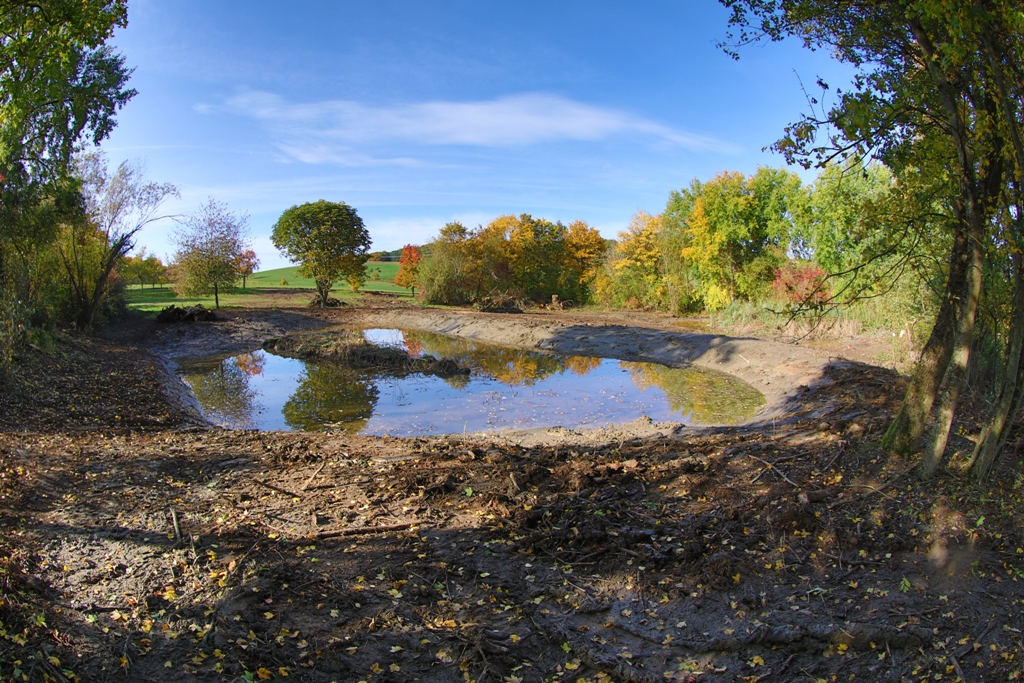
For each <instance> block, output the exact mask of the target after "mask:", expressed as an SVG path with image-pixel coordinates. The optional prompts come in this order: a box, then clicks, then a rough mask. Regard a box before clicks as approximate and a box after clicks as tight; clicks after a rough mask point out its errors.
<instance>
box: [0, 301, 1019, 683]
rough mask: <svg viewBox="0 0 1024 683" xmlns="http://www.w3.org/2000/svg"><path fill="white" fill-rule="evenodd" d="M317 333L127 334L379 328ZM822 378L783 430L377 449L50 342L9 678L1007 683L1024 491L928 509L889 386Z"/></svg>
mask: <svg viewBox="0 0 1024 683" xmlns="http://www.w3.org/2000/svg"><path fill="white" fill-rule="evenodd" d="M326 315H327V317H326V318H311V317H310V316H309V315H308V314H306V313H304V312H299V311H295V312H289V311H280V312H262V313H261V312H243V313H240V314H238V315H237V316H236V320H235V321H234V322H232V321H231V320H228V321H225V322H223V323H212V324H209V325H210V327H209V328H208V329H206V330H198V328H192V329H191V330H156V329H153V328H147V326H146V325H144V324H140V325H138V326H136V327H132V326H131V325H127V326H122V328H121V331H120V332H121V334H123V335H125V337H126V338H127V339H128V341H130V342H132V343H134V344H136V345H146V346H148V347H149V348H155V349H158V350H160V349H162V350H164V353H166V354H167V355H168V356H174V354H181V355H177V356H176V357H178V358H181V357H182V355H187V354H188V353H192V352H193V351H194V350H196V349H203V350H208V349H209V348H210V347H211V346H215V347H217V348H218V349H221V350H222V351H223V352H228V351H231V350H233V349H234V347H245V346H246V344H249V343H251V342H252V341H253V340H256V339H257V338H259V339H258V342H262V338H264V336H273V335H275V334H280V332H281V331H285V329H286V328H287V327H288V326H289V324H290V323H294V327H293V328H294V329H311V328H314V327H317V326H321V325H325V324H330V323H338V322H349V321H353V320H355V319H357V318H360V317H362V318H364V319H366V320H370V319H373V320H379V319H384V318H387V317H388V316H392V315H393V314H392V313H391V312H388V311H384V312H380V311H356V312H349V311H343V312H331V313H328V314H326ZM439 315H444V316H449V317H450V316H451V315H452V314H451V312H448V311H445V312H444V313H443V314H439ZM576 315H579V314H576ZM467 318H468V317H467ZM238 319H240V320H242V321H243V322H238ZM483 319H486V318H483ZM556 322H557V321H556ZM586 322H587V320H586V319H585V318H583V317H577V318H574V320H573V322H572V325H573V326H577V325H583V326H585V323H586ZM593 322H594V324H593V325H592V326H594V327H601V326H602V324H603V322H604V321H600V320H594V321H593ZM537 323H538V325H539V324H542V323H543V324H544V325H552V324H553V323H552V322H551V321H550V320H545V319H540V320H538V321H537ZM473 324H476V323H473ZM199 325H207V324H206V323H200V324H199ZM217 326H220V327H219V328H218V327H217ZM558 326H559V327H565V325H558ZM482 327H483V328H486V327H487V325H486V324H484V325H482ZM509 329H511V327H510V328H509ZM271 330H272V331H271ZM648 330H650V328H648ZM655 331H656V330H655ZM663 331H664V330H663ZM527 332H528V333H529V331H528V330H527ZM612 332H615V331H614V330H613V331H612ZM640 332H642V333H643V334H647V332H645V331H643V330H641V331H640ZM529 334H533V333H529ZM544 334H548V331H547V330H545V331H544ZM615 334H620V333H619V332H615ZM621 334H626V333H625V332H622V333H621ZM154 335H155V339H156V341H154ZM175 335H181V337H182V339H178V340H176V339H174V338H173V337H174V336H175ZM536 336H540V335H539V333H538V334H537V335H536ZM556 336H557V331H556ZM201 338H202V339H205V340H206V341H200V339H201ZM551 338H552V337H551V336H547V337H545V339H551ZM189 339H191V342H190V341H189ZM506 341H507V340H506ZM541 341H543V340H541ZM585 341H588V342H589V341H592V340H585ZM258 342H257V343H256V344H254V345H253V346H251V347H249V348H255V347H256V346H258ZM751 342H753V340H751ZM534 343H536V342H534ZM581 343H583V342H581ZM232 345H234V347H232ZM524 345H525V343H524ZM712 346H713V345H712ZM238 350H240V351H241V350H246V348H238ZM170 351H173V352H174V353H173V354H172V353H170ZM624 353H625V352H624ZM637 353H638V354H640V353H641V352H637ZM643 353H647V352H643ZM740 353H742V354H743V355H744V356H747V353H746V352H743V351H740ZM748 358H749V356H748ZM750 360H751V361H754V359H752V358H750ZM751 364H752V363H751ZM768 365H769V363H768V362H767V361H766V362H765V364H764V367H765V368H767V367H768ZM766 372H767V370H766ZM820 373H821V374H820V375H819V376H818V377H817V378H810V379H808V380H807V381H799V384H802V385H804V387H803V388H801V389H799V390H794V391H793V392H792V393H789V394H784V395H783V396H780V397H779V398H778V399H777V400H776V402H775V405H776V409H777V410H778V411H779V412H778V413H777V418H778V419H777V420H776V422H775V424H774V425H773V424H772V422H771V421H770V420H762V421H761V422H758V423H754V424H750V425H746V426H743V427H737V428H718V429H700V430H698V429H685V428H679V427H678V426H670V425H664V426H659V425H646V426H644V425H635V426H634V427H629V426H627V427H624V428H622V429H621V430H620V431H618V432H614V431H605V432H591V433H588V434H585V435H584V434H578V433H577V434H574V433H571V432H568V430H563V432H562V433H558V430H552V431H551V432H550V433H549V434H547V435H544V438H541V437H540V436H537V435H534V436H533V437H532V438H530V439H527V438H521V439H509V438H482V437H465V438H464V437H459V436H451V437H437V438H420V439H393V438H371V437H348V436H341V435H336V434H308V433H297V432H293V433H272V432H268V433H257V432H233V431H228V430H221V429H213V428H209V427H206V426H202V425H200V424H198V423H197V422H196V421H195V418H194V416H191V415H190V414H189V413H188V412H187V411H186V410H183V409H182V408H181V402H180V401H178V402H177V403H175V402H168V401H167V400H166V398H165V396H166V392H165V390H164V388H163V387H164V383H165V381H166V376H165V375H164V373H162V372H161V371H160V370H159V367H158V365H157V364H156V363H155V362H154V359H153V357H152V356H150V355H148V354H147V352H144V351H140V350H138V349H135V350H131V349H127V348H125V347H123V346H117V345H113V344H112V343H111V342H109V341H103V342H101V341H96V340H91V339H65V340H62V341H61V343H60V344H58V347H57V350H56V351H55V352H54V353H52V354H47V353H42V352H31V353H30V354H29V355H26V356H24V357H23V358H21V359H20V360H19V364H18V369H17V372H16V374H15V376H14V377H13V378H12V379H11V380H10V381H9V383H8V386H7V388H6V389H5V391H4V392H3V394H2V395H0V416H2V418H0V419H2V420H3V422H2V427H3V431H2V432H0V474H2V477H0V529H2V532H0V545H2V550H0V555H2V558H3V559H2V563H0V588H2V591H3V596H2V604H0V621H2V622H3V625H2V626H0V630H2V631H3V635H2V637H0V678H4V679H8V678H10V679H13V678H17V677H20V676H22V675H23V676H24V677H25V680H32V681H37V680H38V681H42V680H58V681H59V680H72V679H74V678H77V679H78V680H83V681H104V680H118V681H120V680H127V681H186V680H188V681H192V680H209V681H242V680H290V681H325V682H326V681H367V682H368V683H370V682H377V681H395V682H397V681H414V680H423V681H478V682H483V681H531V682H532V681H580V680H583V681H737V680H739V681H746V682H748V683H753V682H755V681H796V680H807V681H818V680H825V681H832V680H843V681H846V680H868V681H904V680H905V681H919V680H925V679H927V680H950V681H952V680H956V679H957V678H958V677H959V678H961V679H962V680H971V681H981V680H985V681H997V680H1007V679H1012V678H1013V677H1015V676H1020V662H1019V658H1020V656H1021V655H1020V652H1019V650H1020V644H1021V630H1022V629H1024V616H1022V613H1024V610H1022V609H1021V607H1022V604H1024V603H1022V600H1024V590H1022V589H1021V588H1022V583H1021V579H1022V578H1024V573H1022V572H1021V567H1024V550H1021V547H1022V546H1024V540H1022V529H1021V521H1020V520H1021V517H1020V515H1019V513H1020V499H1019V498H1020V487H1019V486H1018V487H1017V488H1014V479H1013V477H1012V476H1009V475H1005V474H1004V476H1003V477H1001V478H1000V479H999V480H998V481H999V482H1000V483H999V484H997V485H995V486H993V487H989V488H986V489H984V490H982V489H974V488H971V487H969V486H967V485H966V484H965V483H964V482H963V481H962V480H960V478H959V476H958V475H957V474H956V473H946V474H944V475H943V477H941V478H940V479H938V480H936V481H934V482H931V483H929V484H927V485H925V484H922V483H921V482H919V481H917V480H916V479H915V478H914V477H913V476H912V474H911V472H910V470H909V465H908V463H906V462H904V461H902V460H899V459H893V458H891V457H889V456H887V455H886V454H884V453H882V452H881V451H880V450H879V449H878V448H877V446H876V443H875V442H876V439H877V437H878V436H879V435H880V433H881V430H882V429H883V428H884V426H885V425H886V423H887V420H888V419H889V417H890V415H891V412H892V410H893V409H894V407H895V405H896V402H897V401H898V397H899V396H900V393H901V389H902V381H901V380H900V378H899V377H898V376H896V375H895V374H894V373H892V372H891V371H888V370H884V369H881V368H878V367H873V366H869V365H866V364H863V363H857V362H851V361H841V362H834V363H831V364H826V363H822V364H821V367H820ZM798 376H799V377H800V378H802V377H803V375H802V374H801V375H798V374H797V373H792V378H793V380H794V382H795V381H796V378H797V377H798ZM43 378H45V381H44V380H43ZM769 381H774V380H769ZM792 386H794V387H795V386H796V384H795V383H794V384H792ZM70 396H74V401H73V402H72V401H70V400H68V402H67V404H66V408H64V409H63V410H62V409H61V406H62V405H63V404H62V401H64V400H65V399H67V398H68V397H70ZM1014 464H1016V463H1014ZM16 669H17V673H16V672H15V670H16Z"/></svg>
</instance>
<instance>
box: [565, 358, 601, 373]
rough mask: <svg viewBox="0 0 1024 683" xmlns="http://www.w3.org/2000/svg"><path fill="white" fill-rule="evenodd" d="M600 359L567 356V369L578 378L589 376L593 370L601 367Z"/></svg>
mask: <svg viewBox="0 0 1024 683" xmlns="http://www.w3.org/2000/svg"><path fill="white" fill-rule="evenodd" d="M601 360H602V359H600V358H595V357H594V356H566V357H565V358H564V361H565V367H566V368H567V369H568V370H569V372H571V373H572V374H574V375H576V376H577V377H584V376H586V375H589V374H590V372H591V371H592V370H596V369H597V368H598V367H600V366H601Z"/></svg>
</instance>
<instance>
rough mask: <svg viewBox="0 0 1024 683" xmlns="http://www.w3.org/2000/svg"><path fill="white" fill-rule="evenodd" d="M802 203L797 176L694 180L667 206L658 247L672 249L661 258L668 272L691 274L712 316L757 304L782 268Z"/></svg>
mask: <svg viewBox="0 0 1024 683" xmlns="http://www.w3.org/2000/svg"><path fill="white" fill-rule="evenodd" d="M805 204H806V191H805V190H804V188H803V185H802V183H801V181H800V178H799V176H797V175H796V174H795V173H791V172H789V171H786V170H785V169H776V168H769V167H766V166H763V167H761V168H759V169H758V170H757V173H755V174H754V175H752V176H745V175H744V174H742V173H739V172H736V171H724V172H722V173H719V174H718V175H716V176H715V177H714V178H712V179H711V180H708V181H706V182H701V181H700V180H697V179H694V180H693V181H692V182H691V183H690V186H689V187H688V188H686V189H683V190H681V191H679V192H673V193H672V194H671V195H670V196H669V200H668V204H667V205H666V207H665V213H664V224H665V237H664V238H663V240H662V246H663V248H666V247H670V248H672V249H673V250H674V251H669V252H668V253H666V254H665V261H666V266H667V267H665V271H666V272H676V273H682V272H684V271H685V270H686V269H690V270H691V272H692V273H693V274H694V275H695V277H693V278H692V279H690V282H691V283H692V284H691V287H696V290H697V291H696V292H695V294H696V297H697V298H699V299H700V300H702V301H703V303H704V306H705V307H706V308H708V309H710V310H717V309H720V308H722V307H724V306H726V305H728V304H729V303H731V302H732V301H733V300H734V299H737V298H740V299H744V300H748V301H760V300H762V299H764V298H765V297H766V296H767V295H768V294H769V292H770V287H771V283H772V281H773V280H774V278H775V272H776V270H777V269H778V267H779V266H780V265H782V263H783V262H784V261H785V258H786V254H787V252H788V251H789V248H790V244H791V241H792V239H793V236H794V234H795V233H796V226H797V223H798V220H799V218H798V217H799V216H800V215H801V214H802V213H803V212H804V206H805ZM680 261H681V263H680ZM691 296H692V295H690V296H688V297H687V298H690V297H691Z"/></svg>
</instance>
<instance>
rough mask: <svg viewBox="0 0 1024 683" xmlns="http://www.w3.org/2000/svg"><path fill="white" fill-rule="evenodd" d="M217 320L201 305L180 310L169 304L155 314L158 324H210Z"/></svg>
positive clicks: (214, 314)
mask: <svg viewBox="0 0 1024 683" xmlns="http://www.w3.org/2000/svg"><path fill="white" fill-rule="evenodd" d="M216 319H217V314H216V313H214V312H213V311H211V310H210V309H208V308H206V307H204V306H203V305H202V304H196V305H195V306H183V307H181V308H179V307H177V306H175V305H174V304H171V305H170V306H168V307H167V308H165V309H164V310H162V311H160V312H159V313H157V314H156V321H157V322H158V323H195V322H210V321H212V320H216Z"/></svg>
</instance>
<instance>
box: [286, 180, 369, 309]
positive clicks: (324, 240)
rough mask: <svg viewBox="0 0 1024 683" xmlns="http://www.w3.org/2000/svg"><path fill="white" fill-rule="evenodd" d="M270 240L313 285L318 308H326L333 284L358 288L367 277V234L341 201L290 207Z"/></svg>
mask: <svg viewBox="0 0 1024 683" xmlns="http://www.w3.org/2000/svg"><path fill="white" fill-rule="evenodd" d="M271 240H272V241H273V243H274V246H275V247H277V248H278V249H279V250H280V251H281V252H282V253H284V254H285V255H286V256H287V257H288V258H289V259H291V261H292V262H297V263H299V273H300V274H301V275H302V276H303V277H308V278H312V279H313V280H314V281H315V282H316V288H317V298H318V302H319V303H320V305H326V304H327V299H328V293H329V292H330V291H331V287H332V286H333V285H334V283H335V282H338V281H340V280H346V281H347V282H348V283H349V285H350V286H352V287H353V289H357V288H358V286H359V285H361V284H362V282H363V280H364V279H365V277H366V269H365V264H366V261H367V259H368V258H369V249H370V233H369V232H368V231H367V230H366V227H365V226H364V225H363V219H362V218H360V217H359V214H358V213H356V210H355V209H354V208H352V207H351V206H349V205H348V204H345V203H344V202H328V201H326V200H323V199H321V200H319V201H316V202H310V203H307V204H301V205H299V206H293V207H291V208H290V209H288V210H287V211H285V212H284V213H283V214H281V217H280V218H278V219H277V223H275V224H274V228H273V233H272V234H271Z"/></svg>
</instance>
